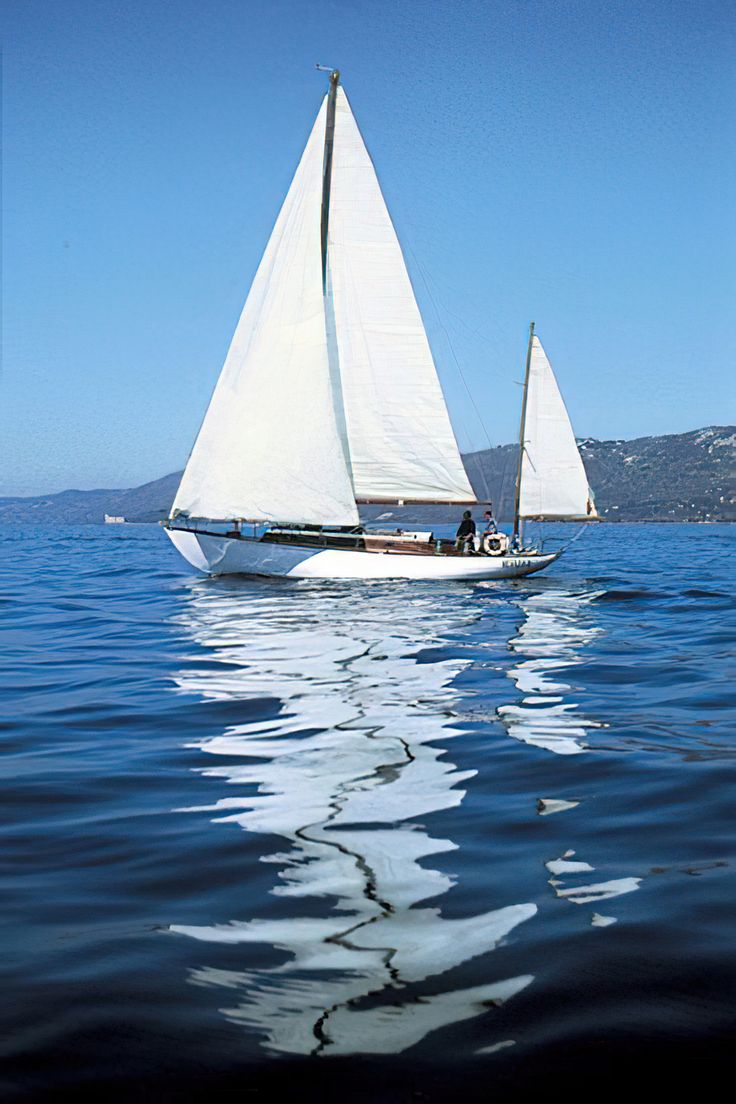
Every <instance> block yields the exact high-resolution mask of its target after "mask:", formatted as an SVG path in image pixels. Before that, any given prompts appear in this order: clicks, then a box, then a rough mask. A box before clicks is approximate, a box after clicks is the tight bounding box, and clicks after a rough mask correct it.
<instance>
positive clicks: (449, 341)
mask: <svg viewBox="0 0 736 1104" xmlns="http://www.w3.org/2000/svg"><path fill="white" fill-rule="evenodd" d="M410 251H411V255H412V257H413V258H414V261H415V263H416V265H417V268H418V269H419V272H420V275H421V277H422V280H423V281H424V286H425V287H426V289H427V294H428V295H429V298H430V300H431V303H432V306H433V307H434V313H435V314H436V316H437V321H438V322H439V324H440V326H441V327H442V332H443V333H444V335H445V337H446V338H447V344H448V345H449V347H450V352H451V353H452V358H453V360H454V361H455V366H456V367H457V370H458V373H459V375H460V379H461V380H462V382H463V386H464V388H465V390H466V391H467V394H468V398H469V399H470V403H471V405H472V407H473V410H474V411H475V414H476V417H477V419H478V422H479V423H480V426H481V429H482V430H483V433H484V435H485V439H486V441H487V442H488V447H489V449H492V448H493V445H492V444H491V438H490V436H489V433H488V430H487V428H486V424H485V422H484V421H483V418H482V416H481V413H480V411H479V409H478V407H477V404H476V402H475V399H474V398H473V394H472V392H471V390H470V388H469V387H468V381H467V380H466V379H465V375H464V373H463V370H462V368H461V367H460V361H459V360H458V358H457V353H456V352H455V346H454V345H453V344H452V338H451V337H450V335H449V333H448V331H447V326H446V325H445V324H444V322H443V321H442V316H441V315H440V312H439V310H438V309H437V301H436V299H435V296H434V293H433V292H432V288H431V287H430V286H429V281H428V280H427V275H426V273H425V271H424V266H423V265H422V262H421V261H420V260H419V258H418V257H417V255H416V253H415V252H414V250H413V249H411V247H410Z"/></svg>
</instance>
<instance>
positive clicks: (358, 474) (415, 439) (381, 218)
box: [327, 87, 475, 502]
mask: <svg viewBox="0 0 736 1104" xmlns="http://www.w3.org/2000/svg"><path fill="white" fill-rule="evenodd" d="M336 107H337V110H336V119H335V139H334V152H333V162H332V185H331V194H330V215H329V234H328V245H327V266H328V273H329V275H328V281H329V283H328V290H329V292H330V294H331V303H330V304H329V308H331V310H332V311H333V312H334V331H335V338H336V342H337V360H338V363H339V369H340V379H341V385H342V401H343V404H344V411H345V426H346V432H347V441H348V449H349V453H350V466H351V471H352V478H353V486H354V489H355V495H356V498H358V499H359V500H365V499H368V500H373V501H376V500H378V501H380V500H396V499H411V500H415V501H427V502H432V501H437V500H443V501H447V502H467V501H475V494H474V493H473V490H472V488H471V486H470V483H469V482H468V477H467V475H466V474H465V469H464V468H463V464H462V460H461V459H460V453H459V451H458V447H457V443H456V441H455V436H454V434H453V431H452V426H451V424H450V418H449V415H448V413H447V406H446V405H445V400H444V397H443V395H442V389H441V387H440V383H439V379H438V378H437V371H436V369H435V365H434V361H433V359H432V353H431V350H430V347H429V342H428V340H427V335H426V333H425V330H424V325H423V323H422V318H421V315H420V313H419V308H418V306H417V302H416V299H415V298H414V292H413V289H412V286H411V281H410V279H409V274H408V272H407V270H406V265H405V263H404V258H403V256H402V253H401V247H400V245H399V241H398V238H397V236H396V231H395V230H394V227H393V224H392V222H391V217H390V215H389V213H388V210H387V208H386V204H385V202H384V199H383V196H382V194H381V188H380V185H379V183H378V178H377V176H376V171H375V169H374V167H373V163H372V161H371V159H370V156H369V154H368V151H367V149H366V147H365V144H364V142H363V139H362V137H361V134H360V131H359V130H358V126H357V123H356V121H355V118H354V116H353V113H352V111H351V109H350V104H349V103H348V99H347V96H346V95H345V93H344V92H343V90H342V88H341V87H338V89H337V105H336Z"/></svg>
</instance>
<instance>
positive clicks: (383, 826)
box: [174, 585, 536, 1054]
mask: <svg viewBox="0 0 736 1104" xmlns="http://www.w3.org/2000/svg"><path fill="white" fill-rule="evenodd" d="M187 616H188V624H189V627H190V630H191V632H192V634H193V635H194V637H195V638H196V639H197V640H198V641H199V642H200V643H201V644H203V645H206V646H208V647H210V648H213V649H214V650H215V652H216V654H217V657H218V659H220V660H222V666H220V667H218V668H217V669H213V668H211V667H210V668H208V669H206V670H204V669H203V670H201V671H199V672H197V671H187V673H186V675H182V676H180V678H179V685H180V686H181V688H182V689H186V690H187V691H188V692H192V691H193V692H197V693H199V694H202V695H205V696H214V697H218V698H231V699H235V700H246V699H248V698H254V697H264V696H268V697H276V698H278V699H279V700H280V701H281V702H282V705H283V712H282V713H281V714H280V715H279V716H278V717H276V718H275V719H272V720H269V721H265V722H259V721H254V722H250V723H244V724H240V725H235V726H233V727H231V728H229V729H227V730H226V732H225V733H224V734H223V735H222V736H219V737H215V738H214V739H211V740H207V741H204V742H203V743H202V744H200V745H199V746H200V747H201V749H202V751H204V752H206V753H207V754H208V755H210V756H212V757H213V760H214V762H213V765H212V766H211V767H210V768H209V769H208V770H207V771H206V773H207V774H208V775H209V776H211V777H215V778H222V779H223V780H225V781H227V783H228V784H229V785H230V786H232V787H235V788H236V793H235V795H234V796H232V797H222V798H221V799H220V800H218V801H217V802H216V803H215V804H214V805H212V806H208V807H205V808H206V809H207V811H210V812H215V813H216V814H218V817H217V819H221V820H231V821H235V822H237V823H238V824H240V825H241V826H242V827H243V828H244V829H246V830H247V831H250V832H260V833H272V834H277V835H279V836H281V837H283V838H284V839H286V840H287V841H288V844H289V846H288V848H287V849H286V850H284V851H283V852H281V853H279V854H275V855H269V856H266V857H265V858H266V861H268V862H272V863H275V864H278V865H279V867H280V868H281V869H280V870H279V875H278V878H279V884H278V885H277V886H276V887H275V888H274V889H273V891H272V892H273V893H274V894H275V895H276V896H278V897H280V898H290V899H294V900H295V901H296V900H298V899H300V898H329V899H331V900H330V901H329V904H327V905H326V907H325V908H324V910H323V912H322V914H321V915H318V916H315V915H314V911H315V909H314V904H312V905H310V906H309V908H308V909H307V910H306V915H299V914H298V912H296V914H295V913H294V910H292V911H290V912H289V914H288V915H285V916H284V917H283V918H281V919H272V920H258V919H255V920H246V921H241V920H237V921H232V922H230V923H224V924H215V925H213V926H208V927H184V926H178V927H175V928H174V930H175V931H178V932H181V933H184V934H186V935H189V936H192V937H194V938H196V939H198V940H204V941H208V942H227V943H238V944H248V943H261V944H263V943H266V944H271V945H273V946H274V947H277V948H279V949H280V950H282V951H286V952H288V954H289V959H288V961H287V962H286V963H284V964H283V965H280V966H273V967H272V968H270V969H265V970H264V969H258V970H254V969H250V970H249V969H244V970H242V971H223V970H216V969H213V968H210V967H204V968H201V969H199V970H197V971H196V972H195V974H194V976H193V980H194V981H195V982H197V983H199V984H204V985H215V986H222V987H223V988H224V989H226V990H230V991H231V992H232V999H230V1000H229V1006H228V1008H227V1009H226V1010H225V1012H226V1015H227V1016H228V1018H230V1019H231V1020H233V1021H235V1022H239V1023H242V1024H245V1025H248V1026H250V1027H253V1028H256V1029H259V1030H261V1031H263V1032H265V1033H266V1035H267V1038H268V1045H269V1046H270V1047H271V1048H272V1049H274V1050H280V1051H287V1052H291V1053H311V1052H317V1053H323V1054H346V1053H351V1052H356V1051H364V1052H373V1053H379V1052H391V1051H400V1050H403V1049H405V1048H406V1047H408V1046H411V1045H413V1044H414V1043H415V1042H417V1041H419V1040H420V1039H421V1038H423V1037H424V1036H425V1035H426V1034H427V1033H428V1032H430V1031H433V1030H435V1029H436V1028H438V1027H441V1026H444V1025H447V1024H450V1023H455V1022H459V1021H461V1020H464V1019H467V1018H469V1017H472V1016H476V1015H478V1014H479V1013H480V1012H482V1011H483V1010H484V1009H485V1008H487V1007H488V1005H489V1004H493V1003H501V1002H503V1001H504V1000H506V999H507V998H508V997H510V996H512V995H513V994H514V993H516V992H517V991H518V990H519V989H521V988H523V987H524V986H525V985H527V984H528V983H529V981H530V980H531V978H529V977H528V976H525V977H516V978H512V979H506V980H502V981H495V982H492V983H490V984H486V985H478V986H474V987H472V988H468V989H462V990H451V989H448V987H447V986H443V984H442V980H441V975H443V974H445V973H446V972H447V971H448V970H450V969H452V968H453V967H456V966H458V965H460V964H461V963H462V962H465V961H467V960H468V959H470V958H473V957H474V956H477V955H480V954H484V953H486V952H487V951H489V950H492V949H493V947H494V946H495V945H496V944H497V943H498V941H499V940H501V939H502V938H503V937H504V936H506V935H507V933H508V932H509V931H511V930H512V929H513V928H514V927H515V926H516V925H517V924H519V923H521V922H522V921H524V920H526V919H528V918H529V917H530V916H532V915H533V914H534V913H535V912H536V906H535V905H533V904H510V905H508V906H507V907H504V908H500V909H497V910H494V911H490V912H483V913H480V914H478V915H475V916H469V917H466V918H463V919H453V920H448V919H444V918H443V917H442V915H441V913H440V910H439V909H438V908H436V907H428V906H426V905H423V906H422V907H416V906H417V905H418V904H419V903H420V902H425V901H426V900H428V899H430V898H433V897H436V896H438V895H439V894H441V893H444V892H446V891H447V890H448V889H449V888H450V887H451V885H452V879H451V878H450V877H449V876H448V875H446V874H444V873H440V872H439V871H436V870H431V869H426V868H424V867H423V866H421V865H420V860H421V859H423V858H426V857H427V856H429V855H432V854H438V853H440V852H445V851H450V850H453V849H454V848H455V846H456V845H455V844H454V843H452V842H451V841H450V840H447V839H435V838H432V837H431V836H430V835H429V834H428V833H427V832H426V831H424V830H423V829H422V828H421V827H420V826H418V825H416V824H412V823H409V822H410V821H411V820H412V818H415V817H419V816H424V815H426V814H428V813H431V812H436V811H439V810H442V809H448V808H450V807H452V806H455V805H457V804H459V803H460V802H461V801H462V798H463V791H462V790H460V789H457V788H456V787H457V786H458V785H459V784H460V783H462V782H463V781H464V780H466V779H467V778H468V777H470V776H471V775H472V774H473V773H474V772H472V771H467V772H462V771H459V770H457V769H456V767H455V766H454V765H453V764H452V763H450V762H448V761H446V759H445V757H444V755H445V753H444V748H442V747H436V746H433V743H434V742H436V741H438V740H441V741H442V742H444V741H445V740H447V739H449V738H450V737H452V736H453V735H455V734H456V730H454V729H453V728H452V727H451V726H450V725H448V724H447V721H448V717H450V716H451V709H452V704H453V697H454V695H453V691H452V689H451V685H450V684H451V681H452V679H453V677H454V675H455V674H456V673H457V671H458V670H459V669H460V668H461V667H462V666H464V662H463V661H461V660H457V659H452V660H447V659H444V660H443V659H430V660H429V661H424V662H418V661H417V658H415V653H416V652H417V649H421V648H424V647H428V646H430V645H431V646H437V645H438V644H442V643H443V639H442V634H443V633H445V632H446V631H447V615H446V612H445V611H444V610H443V609H442V607H441V606H440V605H439V604H438V603H437V602H436V600H434V599H432V598H431V597H426V598H424V599H423V598H422V597H420V596H417V595H416V594H412V596H411V600H409V599H408V596H407V595H402V594H400V593H394V594H392V595H389V594H388V593H387V592H386V591H383V590H382V591H381V592H377V593H376V595H375V596H373V595H371V594H370V593H362V594H361V606H360V611H359V617H357V618H356V611H355V606H354V596H353V597H351V595H350V593H349V592H347V591H345V592H342V593H340V592H332V593H323V594H322V595H320V593H319V592H317V591H313V590H305V591H301V592H298V593H295V592H294V591H290V592H289V595H288V600H286V599H285V597H284V596H283V595H282V594H281V593H280V592H273V591H265V592H264V591H260V592H256V593H255V594H254V593H253V592H252V591H251V592H248V591H246V590H242V591H241V590H238V591H235V592H232V593H227V592H223V591H221V590H213V589H211V588H209V587H207V586H205V585H202V586H200V587H199V588H197V590H196V592H195V596H194V599H193V601H192V603H191V604H190V607H189V613H188V615H187ZM389 626H390V627H389ZM424 658H425V660H426V656H425V657H424ZM225 756H226V757H227V762H226V763H225V762H223V763H222V765H218V764H217V758H218V757H225ZM234 758H235V759H237V758H241V759H242V761H241V762H239V763H238V762H236V763H235V764H233V759H234ZM254 786H255V787H257V792H255V793H254V792H253V787H254ZM192 811H197V810H192ZM199 811H203V810H199ZM430 978H431V979H434V980H433V981H432V986H431V987H432V991H431V992H430V993H429V994H425V993H423V994H422V999H421V1001H419V1002H418V1001H417V1000H416V997H415V996H412V997H411V999H406V998H404V999H403V1000H402V996H401V992H400V990H401V988H402V987H403V986H405V985H407V984H410V983H416V982H422V981H425V980H426V979H430ZM397 990H398V992H397ZM369 996H370V998H371V999H370V1001H369V1002H368V1001H367V1000H366V998H368V997H369Z"/></svg>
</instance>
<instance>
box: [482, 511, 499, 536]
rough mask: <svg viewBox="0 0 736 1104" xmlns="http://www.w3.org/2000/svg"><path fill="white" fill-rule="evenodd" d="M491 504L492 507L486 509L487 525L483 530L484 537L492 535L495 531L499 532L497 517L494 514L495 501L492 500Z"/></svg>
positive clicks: (485, 519) (485, 518)
mask: <svg viewBox="0 0 736 1104" xmlns="http://www.w3.org/2000/svg"><path fill="white" fill-rule="evenodd" d="M489 505H490V507H491V509H490V510H486V512H485V513H484V515H483V520H484V521H485V523H486V527H485V529H484V530H483V536H484V537H490V536H491V535H492V534H493V533H497V532H498V526H497V525H496V519H495V518H494V516H493V503H492V502H491V503H490V504H489Z"/></svg>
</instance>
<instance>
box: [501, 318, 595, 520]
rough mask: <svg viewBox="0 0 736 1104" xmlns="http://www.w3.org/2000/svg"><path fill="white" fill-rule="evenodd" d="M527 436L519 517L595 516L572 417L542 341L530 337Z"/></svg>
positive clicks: (524, 432) (568, 518) (523, 458)
mask: <svg viewBox="0 0 736 1104" xmlns="http://www.w3.org/2000/svg"><path fill="white" fill-rule="evenodd" d="M523 438H524V450H523V454H522V460H521V473H520V478H521V488H520V497H519V516H520V517H521V518H538V519H540V520H550V521H553V520H554V519H556V518H557V519H562V518H564V519H566V520H576V519H580V520H586V519H587V520H590V519H592V518H594V517H596V516H597V515H596V511H595V505H594V502H593V494H592V492H591V490H590V488H589V486H588V478H587V476H586V474H585V468H584V467H583V461H582V460H581V458H580V453H579V451H578V446H577V443H576V441H575V435H574V433H573V431H572V425H571V424H570V418H569V415H568V413H567V410H566V409H565V404H564V402H563V401H562V395H561V394H560V389H559V387H558V386H557V380H556V379H555V377H554V373H553V371H552V366H551V364H550V362H549V360H548V359H547V355H546V353H545V351H544V349H543V348H542V343H541V341H540V340H539V338H538V337H533V338H532V339H531V355H530V361H529V373H528V379H527V396H526V418H525V423H524V430H523Z"/></svg>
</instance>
